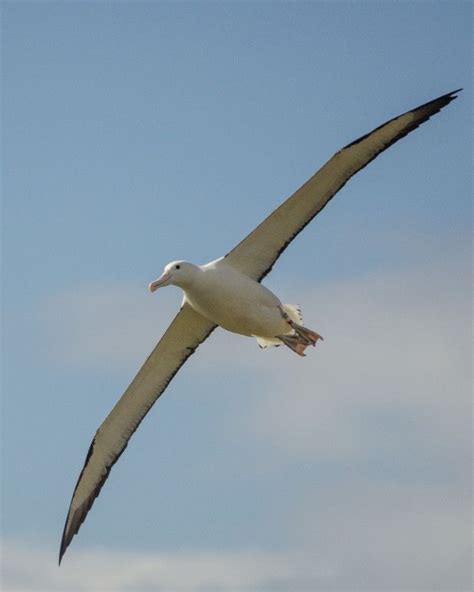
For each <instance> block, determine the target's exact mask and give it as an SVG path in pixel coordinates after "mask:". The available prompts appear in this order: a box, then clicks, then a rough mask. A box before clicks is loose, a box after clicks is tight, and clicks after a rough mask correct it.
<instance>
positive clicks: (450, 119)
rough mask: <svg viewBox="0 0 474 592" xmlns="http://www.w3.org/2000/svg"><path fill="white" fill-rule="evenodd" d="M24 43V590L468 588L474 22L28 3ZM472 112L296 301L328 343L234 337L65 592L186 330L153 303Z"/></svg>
mask: <svg viewBox="0 0 474 592" xmlns="http://www.w3.org/2000/svg"><path fill="white" fill-rule="evenodd" d="M2 28H3V31H2V38H3V73H2V82H3V84H2V86H3V117H2V123H3V138H4V142H3V157H2V160H3V171H4V172H3V196H4V198H3V229H2V230H3V232H2V234H3V261H4V267H3V326H4V336H5V337H4V362H3V363H4V383H3V413H2V422H3V425H2V435H3V437H2V445H3V462H2V465H3V468H2V472H3V478H2V483H3V485H2V503H3V507H2V540H3V557H4V570H3V571H4V588H5V590H18V589H21V590H28V591H30V590H31V591H40V590H41V591H42V590H56V589H58V590H71V591H72V590H88V591H89V590H90V591H92V592H101V591H102V590H114V591H115V590H133V591H134V592H135V591H137V590H146V591H147V592H149V591H150V590H166V591H171V592H174V591H177V590H185V591H188V590H189V591H190V592H194V590H198V589H208V590H209V589H212V586H214V587H215V588H216V589H219V590H233V591H234V590H239V591H241V590H245V591H247V590H248V591H253V590H259V591H260V590H266V591H267V590H268V591H273V590H288V591H289V590H314V589H316V587H317V588H318V589H320V590H339V591H340V590H351V591H352V590H356V589H357V590H384V589H386V590H388V589H390V590H395V589H396V590H400V591H401V590H403V591H408V590H411V591H412V590H434V589H437V590H441V589H442V590H445V591H448V590H464V589H466V590H467V589H468V587H469V582H470V576H469V568H470V556H471V553H470V548H469V541H470V532H469V524H470V514H469V512H470V505H471V499H470V495H471V494H470V421H469V416H470V413H469V412H470V370H471V368H470V349H469V348H470V337H471V334H470V306H469V303H470V298H469V297H470V286H469V277H470V269H471V267H470V236H471V221H472V218H471V195H472V188H471V178H470V169H471V158H472V152H471V130H472V117H471V111H470V105H471V104H472V88H471V80H472V79H471V67H472V64H471V61H470V54H471V43H472V38H471V5H470V3H467V2H454V1H453V2H357V3H356V2H353V3H348V2H334V3H329V2H326V3H322V2H313V3H310V2H291V3H290V2H288V3H284V2H281V3H273V2H271V3H270V2H254V3H235V2H225V3H224V2H222V3H212V2H194V3H174V2H168V3H159V2H148V3H143V2H132V1H130V2H115V3H112V2H103V3H100V2H34V3H30V2H21V3H20V2H4V3H3V5H2ZM458 87H464V91H463V92H462V93H461V95H460V97H459V99H458V100H456V101H455V102H454V103H453V104H451V105H450V106H448V107H447V108H446V109H445V110H444V111H443V112H442V113H440V114H439V115H437V116H436V117H435V118H434V119H432V120H430V121H429V122H428V123H426V124H424V125H423V126H422V128H420V129H419V130H417V131H416V132H414V133H413V134H411V135H410V136H409V137H408V138H406V139H404V140H402V141H401V142H400V143H399V144H397V145H395V146H394V147H392V148H391V149H390V150H389V151H387V152H386V153H384V154H383V155H382V156H381V157H380V158H378V159H377V160H376V161H375V162H374V163H373V164H371V165H370V166H369V167H367V168H366V169H364V170H363V171H362V172H361V173H360V174H359V175H358V176H357V177H356V178H354V179H353V180H352V181H351V182H350V183H349V184H348V185H347V186H346V187H345V188H344V189H343V190H342V191H341V193H340V194H339V195H338V196H337V197H336V198H335V199H334V200H333V201H332V202H331V204H330V205H329V206H328V207H327V208H326V209H325V210H324V211H323V212H322V213H321V215H320V216H318V217H317V219H316V220H315V221H314V222H313V223H312V224H311V225H310V226H309V227H308V228H307V229H306V230H305V232H304V233H303V234H302V235H301V236H300V237H298V239H297V240H296V241H295V243H294V244H293V245H292V246H291V247H290V248H289V249H288V250H287V251H286V252H285V254H284V255H283V257H282V258H281V260H280V261H279V263H278V265H277V266H276V268H275V270H274V271H273V272H272V274H271V276H269V277H268V278H267V280H266V283H267V285H268V286H269V287H271V289H273V290H274V291H275V292H276V293H277V294H278V295H279V296H280V297H281V298H282V300H284V301H287V302H298V303H299V304H300V305H301V306H302V308H303V312H304V314H305V321H306V324H307V325H308V326H310V327H313V328H314V329H316V330H318V331H320V332H321V333H322V334H323V335H324V337H325V342H324V343H323V344H321V346H318V348H317V349H316V351H311V353H310V355H309V356H308V357H307V358H305V359H304V360H300V359H299V358H298V357H297V356H293V355H291V353H290V352H289V351H283V349H282V348H280V349H278V350H271V351H264V352H263V351H260V350H259V349H258V347H257V346H256V344H255V343H254V341H253V340H249V339H244V338H242V337H239V336H234V335H230V334H224V333H223V332H220V333H216V334H215V335H213V337H212V339H210V340H209V342H207V343H206V344H205V345H203V347H202V348H201V349H200V350H199V352H198V353H197V354H196V355H195V356H193V358H191V360H190V361H189V363H188V364H187V365H186V366H185V367H184V368H183V371H182V372H181V373H180V374H179V375H178V376H177V377H176V379H175V380H174V381H173V383H172V385H171V386H170V387H169V389H168V391H167V392H166V394H165V396H164V397H163V398H162V399H160V401H159V402H158V403H157V405H156V406H155V407H154V409H153V410H152V411H151V412H150V414H149V416H148V417H147V418H146V420H145V421H144V422H143V424H142V426H141V428H140V430H139V431H138V432H137V434H136V435H135V436H134V438H133V440H132V442H131V444H130V446H129V448H128V449H127V451H126V452H125V454H124V455H123V457H122V458H121V459H120V461H119V463H117V465H116V466H115V467H114V470H113V471H112V473H111V476H110V478H109V480H108V482H107V484H106V486H105V487H104V489H103V491H102V493H101V496H100V498H99V499H98V500H97V502H96V504H95V506H94V508H93V510H92V511H91V513H90V514H89V516H88V519H87V522H86V523H85V524H84V526H83V528H82V529H81V532H80V534H79V536H78V537H76V539H75V540H74V542H73V544H72V546H71V548H70V549H69V551H68V554H67V555H66V557H65V560H64V563H63V565H62V566H61V568H60V570H59V571H58V568H57V567H56V554H57V547H58V544H59V539H60V535H61V531H62V527H63V521H64V518H65V514H66V511H67V507H68V503H69V500H70V496H71V493H72V489H73V486H74V483H75V481H76V479H77V476H78V473H79V471H80V469H81V467H82V463H83V460H84V456H85V454H86V452H87V449H88V446H89V443H90V440H91V438H92V436H93V434H94V432H95V430H96V428H97V427H98V425H99V424H100V422H101V421H102V420H103V418H104V417H105V415H106V414H107V413H108V411H109V410H110V408H111V407H112V405H113V404H114V402H115V401H116V400H117V398H118V397H119V396H120V394H121V393H122V392H123V390H124V388H125V387H126V386H127V384H128V383H129V381H130V380H131V378H133V376H134V373H135V372H136V371H137V370H138V368H139V366H140V364H141V362H142V361H143V359H144V358H145V356H146V355H147V354H148V353H149V351H150V350H151V348H152V347H153V344H154V343H155V342H156V340H157V339H158V338H159V337H160V335H161V333H162V331H163V330H164V329H165V328H166V326H167V324H168V322H169V321H170V320H171V318H172V316H173V314H174V311H175V310H176V308H177V307H178V306H179V303H180V298H181V296H180V294H179V292H178V290H175V289H169V290H163V291H160V292H158V293H157V294H155V295H153V296H152V295H150V294H149V293H147V290H146V286H147V284H148V282H149V281H150V280H152V279H154V278H155V277H156V276H157V275H158V274H159V273H161V270H162V268H163V266H164V265H165V264H166V263H167V262H168V261H170V260H173V259H178V258H184V259H189V260H192V261H194V262H196V263H203V262H206V261H208V260H211V259H214V258H216V257H218V256H221V255H223V254H225V253H226V252H227V251H228V250H229V249H230V248H231V247H232V246H233V245H234V244H235V243H236V242H237V241H239V240H240V239H241V238H242V237H243V236H244V235H245V234H246V233H247V232H248V231H249V230H251V229H252V228H253V227H254V226H255V225H256V224H257V223H258V222H259V221H260V220H261V219H262V218H264V217H265V216H266V215H267V214H268V213H269V212H270V211H271V210H272V209H273V208H274V207H275V206H276V205H278V204H279V203H280V202H281V201H282V199H284V198H285V197H287V196H288V195H289V194H291V193H292V191H294V190H295V189H296V188H297V187H298V186H299V185H301V184H302V183H303V182H304V181H305V180H306V179H307V178H308V177H309V176H310V175H312V174H313V172H314V171H315V170H316V169H317V168H318V167H319V166H320V165H322V164H323V163H324V162H325V161H326V160H327V159H328V158H329V157H330V156H331V155H332V154H333V153H334V152H335V151H336V150H338V149H339V148H341V147H342V146H343V145H345V144H347V143H349V142H350V141H352V140H353V139H355V138H357V137H358V136H360V135H362V134H364V133H366V132H367V131H369V130H370V129H372V128H373V127H375V126H377V125H379V124H380V123H382V122H383V121H385V120H387V119H389V118H390V117H392V116H394V115H397V114H399V113H402V112H403V111H405V110H407V109H409V108H411V107H414V106H416V105H418V104H420V103H423V102H425V101H427V100H430V99H432V98H434V97H436V96H438V95H441V94H444V93H446V92H448V91H450V90H453V89H455V88H458ZM25 558H27V560H26V559H25ZM25 565H26V567H25ZM124 566H126V569H125V568H124ZM199 587H200V588H199Z"/></svg>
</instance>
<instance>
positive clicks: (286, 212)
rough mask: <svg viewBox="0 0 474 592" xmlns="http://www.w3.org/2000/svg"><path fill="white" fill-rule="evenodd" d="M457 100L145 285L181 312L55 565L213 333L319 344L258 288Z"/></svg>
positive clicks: (106, 452)
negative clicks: (342, 197) (227, 242)
mask: <svg viewBox="0 0 474 592" xmlns="http://www.w3.org/2000/svg"><path fill="white" fill-rule="evenodd" d="M457 92H459V91H453V92H451V93H448V94H446V95H443V96H441V97H439V98H437V99H434V100H433V101H430V102H428V103H425V104H424V105H421V106H420V107H417V108H415V109H412V110H410V111H408V112H406V113H404V114H402V115H400V116H398V117H395V118H393V119H391V120H390V121H388V122H386V123H385V124H383V125H381V126H379V127H378V128H376V129H374V130H373V131H372V132H370V133H368V134H366V135H365V136H362V137H361V138H359V139H358V140H356V141H354V142H352V143H351V144H349V145H348V146H346V147H345V148H343V149H342V150H340V151H339V152H337V153H336V154H335V155H334V156H333V157H332V158H331V159H330V160H329V161H328V162H327V163H326V164H325V165H324V166H323V167H322V168H321V169H320V170H319V171H318V172H317V173H316V174H315V175H314V176H313V177H311V179H309V180H308V181H307V182H306V183H305V184H304V185H303V186H302V187H301V188H300V189H298V191H296V192H295V193H294V194H293V195H292V196H291V197H290V198H288V199H287V200H286V201H285V202H283V204H282V205H281V206H280V207H279V208H277V209H276V210H275V211H274V212H273V213H272V214H270V216H268V218H266V219H265V220H264V221H263V222H262V223H261V224H260V225H259V226H257V227H256V228H255V230H254V231H253V232H251V233H250V234H249V235H248V236H247V237H246V238H245V239H244V240H243V241H242V242H240V243H239V244H238V245H237V246H236V247H235V248H234V249H232V250H231V251H230V252H229V253H228V254H227V255H226V257H223V258H220V259H217V260H216V261H213V262H211V263H208V264H207V265H202V266H196V265H193V264H191V263H187V262H183V261H175V262H173V263H170V264H168V265H167V266H166V268H165V271H164V273H163V275H162V276H161V277H160V278H159V279H158V280H156V281H155V282H152V283H151V284H150V288H151V289H152V290H154V289H156V288H158V287H160V286H164V285H167V284H175V285H177V286H179V287H181V288H182V289H183V291H184V299H183V304H182V307H181V310H180V311H179V312H178V314H177V315H176V317H175V319H174V320H173V322H172V323H171V324H170V326H169V327H168V329H167V330H166V332H165V334H164V335H163V337H162V338H161V340H160V341H159V343H158V345H157V346H156V347H155V349H154V350H153V352H152V353H151V354H150V356H149V357H148V359H147V360H146V361H145V363H144V365H143V366H142V368H141V369H140V371H139V372H138V374H137V376H136V377H135V378H134V379H133V381H132V383H131V384H130V386H129V387H128V388H127V390H126V391H125V393H124V394H123V395H122V397H121V398H120V399H119V401H118V402H117V404H116V405H115V407H114V408H113V409H112V411H111V412H110V413H109V415H108V416H107V417H106V419H105V421H104V422H103V423H102V425H101V426H100V427H99V429H98V430H97V432H96V434H95V436H94V438H93V440H92V443H91V445H90V448H89V452H88V454H87V457H86V461H85V463H84V467H83V469H82V472H81V474H80V475H79V479H78V481H77V484H76V487H75V489H74V493H73V496H72V500H71V504H70V507H69V511H68V514H67V518H66V523H65V525H64V531H63V536H62V540H61V547H60V552H59V562H61V558H62V556H63V555H64V552H65V551H66V549H67V547H68V545H69V544H70V542H71V540H72V538H73V536H74V535H75V534H76V533H77V532H78V530H79V528H80V526H81V524H82V523H83V522H84V520H85V518H86V516H87V513H88V511H89V509H90V508H91V506H92V504H93V502H94V500H95V498H96V497H97V496H98V495H99V492H100V490H101V488H102V486H103V484H104V483H105V480H106V479H107V476H108V474H109V472H110V470H111V468H112V466H113V465H114V463H115V462H116V461H117V460H118V458H119V457H120V455H121V454H122V452H123V451H124V449H125V448H126V446H127V443H128V441H129V439H130V437H131V436H132V434H133V432H134V431H135V430H136V429H137V427H138V426H139V424H140V422H141V421H142V419H143V418H144V416H145V415H146V413H147V412H148V410H149V409H150V408H151V406H152V405H153V404H154V402H155V401H156V399H157V398H158V397H159V396H160V395H161V394H162V393H163V392H164V390H165V389H166V387H167V385H168V384H169V382H170V381H171V380H172V378H173V377H174V375H175V374H176V372H177V371H178V370H179V369H180V367H181V366H182V365H183V364H184V362H185V361H186V359H187V358H188V357H189V356H190V355H191V354H192V353H193V352H194V351H195V350H196V348H197V347H198V346H199V344H200V343H202V342H203V341H204V340H205V339H206V338H207V337H208V336H209V335H210V334H211V332H212V331H213V330H214V329H215V327H216V326H217V325H220V326H221V327H223V328H224V329H227V330H229V331H233V332H235V333H241V334H243V335H252V336H254V337H256V338H257V341H258V343H259V345H261V346H263V347H266V346H267V345H277V344H280V343H285V345H288V347H290V348H291V349H293V350H294V351H296V353H298V354H300V355H303V353H304V349H305V348H306V347H307V346H308V345H314V344H315V343H316V341H317V340H318V339H320V336H319V335H318V334H317V333H315V332H314V331H311V330H309V329H306V328H304V327H302V326H301V325H300V323H301V322H302V321H301V315H300V313H299V311H298V309H297V307H294V306H291V305H283V304H281V302H280V301H279V299H278V298H277V297H276V296H275V295H274V294H273V293H272V292H270V290H268V289H267V288H265V287H264V286H262V285H261V284H260V282H261V281H262V279H263V278H264V277H265V276H266V274H267V273H269V272H270V270H271V269H272V266H273V264H274V263H275V261H276V260H277V259H278V257H279V256H280V254H281V253H282V252H283V251H284V250H285V248H286V247H287V246H288V245H289V243H290V242H291V241H292V240H293V239H294V238H295V237H296V236H297V235H298V233H299V232H300V231H301V230H302V229H303V228H304V227H305V226H306V225H307V224H308V223H309V222H310V221H311V220H312V219H313V218H314V216H316V214H317V213H318V212H320V211H321V209H322V208H323V207H324V206H325V205H326V204H327V203H328V201H329V200H330V199H331V198H332V197H333V196H334V195H335V194H336V193H337V192H338V191H339V189H341V187H342V186H343V185H344V184H345V183H346V182H347V181H348V180H349V179H350V178H351V177H352V176H353V175H354V174H355V173H356V172H357V171H359V170H360V169H362V168H363V167H364V166H366V165H367V164H368V163H369V162H371V161H372V160H373V159H374V158H376V156H377V155H378V154H380V153H381V152H383V151H384V150H385V149H386V148H388V147H389V146H391V145H392V144H393V143H394V142H396V141H398V140H399V139H400V138H403V137H404V136H406V135H407V134H408V133H410V132H411V131H412V130H414V129H415V128H417V127H418V126H419V125H420V124H421V123H423V122H424V121H427V120H428V119H429V118H430V117H431V116H432V115H434V114H435V113H438V112H439V111H440V110H441V109H442V108H443V107H445V106H446V105H448V104H449V103H450V102H451V101H452V100H453V99H455V98H456V93H457Z"/></svg>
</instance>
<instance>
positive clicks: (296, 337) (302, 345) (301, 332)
mask: <svg viewBox="0 0 474 592" xmlns="http://www.w3.org/2000/svg"><path fill="white" fill-rule="evenodd" d="M288 324H289V325H290V326H291V328H292V329H293V331H294V333H293V335H279V336H278V339H281V340H282V341H283V343H284V344H285V345H286V346H287V347H289V348H290V349H291V350H293V351H294V352H296V353H297V354H298V355H299V356H305V355H306V354H305V353H304V350H305V349H306V348H307V347H308V345H312V346H313V347H314V346H315V345H316V343H317V342H318V339H321V341H322V340H323V338H322V337H321V335H320V334H319V333H316V331H312V330H311V329H308V328H307V327H302V326H301V325H298V324H296V323H295V322H294V321H291V320H290V321H288Z"/></svg>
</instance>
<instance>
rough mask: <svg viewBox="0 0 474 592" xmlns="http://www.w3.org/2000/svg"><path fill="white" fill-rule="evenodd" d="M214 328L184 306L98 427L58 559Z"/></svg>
mask: <svg viewBox="0 0 474 592" xmlns="http://www.w3.org/2000/svg"><path fill="white" fill-rule="evenodd" d="M215 327H216V325H214V324H213V323H211V322H210V321H208V320H207V319H205V318H204V317H202V316H201V315H199V314H198V313H197V312H195V311H194V310H193V309H192V308H191V307H190V306H189V305H188V304H184V306H183V307H182V308H181V310H180V311H179V313H178V314H177V315H176V317H175V318H174V320H173V322H172V323H171V325H170V326H169V327H168V329H167V330H166V332H165V334H164V335H163V337H162V338H161V340H160V341H159V343H158V345H157V346H156V347H155V349H154V350H153V352H152V353H151V354H150V356H149V357H148V358H147V360H146V361H145V363H144V364H143V366H142V368H141V369H140V371H139V372H138V374H137V375H136V376H135V378H134V379H133V381H132V383H131V384H130V386H129V387H128V388H127V390H126V391H125V393H124V394H123V395H122V397H121V398H120V399H119V401H118V402H117V404H116V405H115V407H114V408H113V409H112V411H111V412H110V413H109V415H108V416H107V417H106V419H105V421H104V422H103V423H102V425H101V426H100V427H99V429H98V430H97V432H96V434H95V436H94V439H93V440H92V443H91V445H90V448H89V452H88V453H87V457H86V461H85V463H84V467H83V469H82V472H81V474H80V475H79V479H78V481H77V484H76V488H75V489H74V493H73V496H72V500H71V505H70V506H69V511H68V515H67V518H66V524H65V525H64V531H63V537H62V540H61V548H60V551H59V563H61V559H62V556H63V555H64V553H65V551H66V549H67V547H68V546H69V543H70V542H71V540H72V538H73V536H74V535H75V534H76V533H77V532H78V531H79V528H80V527H81V524H82V523H83V522H84V520H85V519H86V516H87V513H88V512H89V510H90V508H91V506H92V504H93V503H94V500H95V498H96V497H97V496H98V495H99V493H100V490H101V489H102V486H103V485H104V483H105V480H106V479H107V477H108V475H109V473H110V470H111V468H112V466H113V465H114V463H115V462H117V460H118V458H119V456H120V455H121V454H122V452H123V451H124V450H125V448H126V446H127V444H128V441H129V440H130V438H131V436H132V435H133V432H134V431H135V430H136V429H137V427H138V426H139V425H140V422H141V421H142V419H143V418H144V417H145V415H146V414H147V413H148V411H149V410H150V408H151V407H152V405H153V403H154V402H155V401H156V400H157V399H158V397H159V396H160V395H161V394H162V393H163V392H164V390H165V389H166V387H167V386H168V384H169V383H170V381H171V380H172V378H173V377H174V375H175V374H176V372H178V370H179V369H180V368H181V366H182V365H183V364H184V362H185V361H186V360H187V359H188V358H189V356H190V355H191V354H193V353H194V351H195V350H196V348H197V347H198V346H199V344H200V343H202V342H203V341H204V340H205V339H206V338H207V337H209V335H210V334H211V332H212V331H213V330H214V329H215Z"/></svg>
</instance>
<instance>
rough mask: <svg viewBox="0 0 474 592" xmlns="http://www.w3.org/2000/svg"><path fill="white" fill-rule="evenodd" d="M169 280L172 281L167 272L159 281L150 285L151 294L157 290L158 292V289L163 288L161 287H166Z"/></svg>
mask: <svg viewBox="0 0 474 592" xmlns="http://www.w3.org/2000/svg"><path fill="white" fill-rule="evenodd" d="M169 279H170V276H169V273H166V272H165V273H164V274H163V275H161V276H160V277H159V278H158V279H157V280H155V281H154V282H151V283H150V284H148V287H149V288H150V292H154V291H155V290H158V288H161V286H164V285H165V284H166V282H167V281H168V280H169Z"/></svg>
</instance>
